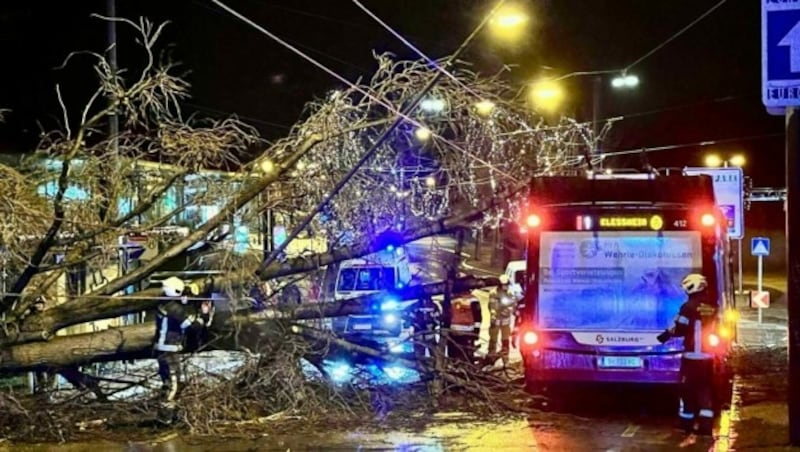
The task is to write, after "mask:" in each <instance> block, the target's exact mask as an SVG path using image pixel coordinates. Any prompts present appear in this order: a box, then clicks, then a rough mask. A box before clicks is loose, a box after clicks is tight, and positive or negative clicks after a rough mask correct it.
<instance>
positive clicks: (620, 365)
mask: <svg viewBox="0 0 800 452" xmlns="http://www.w3.org/2000/svg"><path fill="white" fill-rule="evenodd" d="M523 361H524V363H525V379H526V380H527V381H528V382H534V381H536V382H548V381H551V382H552V381H574V382H579V381H584V382H617V383H659V384H678V383H680V367H681V356H680V353H668V354H650V355H648V354H640V355H635V356H633V355H615V354H602V355H601V354H596V353H595V354H590V353H580V352H572V351H558V350H535V351H528V352H526V353H524V356H523Z"/></svg>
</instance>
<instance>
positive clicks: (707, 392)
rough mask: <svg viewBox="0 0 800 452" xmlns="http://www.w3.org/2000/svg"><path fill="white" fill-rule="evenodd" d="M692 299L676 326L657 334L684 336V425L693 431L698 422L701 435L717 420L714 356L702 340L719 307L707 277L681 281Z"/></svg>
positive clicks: (663, 339) (692, 276)
mask: <svg viewBox="0 0 800 452" xmlns="http://www.w3.org/2000/svg"><path fill="white" fill-rule="evenodd" d="M681 286H683V290H684V291H685V292H686V294H687V295H688V296H689V299H688V300H687V301H686V302H685V303H684V304H683V305H682V306H681V308H680V310H679V312H678V315H677V317H675V325H674V326H672V327H671V328H669V329H668V330H666V331H664V332H663V333H661V334H660V335H659V336H658V340H659V341H660V342H661V343H664V342H666V341H667V340H669V339H670V338H673V337H682V338H683V346H684V352H683V356H682V358H681V406H680V411H679V413H678V415H679V416H680V423H681V428H682V429H683V430H685V431H687V432H692V431H694V426H695V421H697V424H698V432H699V433H700V434H701V435H710V434H711V430H712V427H713V423H714V408H713V391H712V384H713V380H714V379H713V372H714V355H713V354H712V353H709V352H708V350H706V347H704V343H703V339H704V338H707V337H709V334H710V333H711V332H712V331H713V328H714V325H715V322H716V318H717V307H716V305H715V300H711V299H709V296H708V292H707V291H706V288H707V287H708V282H707V281H706V278H705V276H703V275H701V274H697V273H692V274H690V275H688V276H686V277H685V278H683V281H682V282H681Z"/></svg>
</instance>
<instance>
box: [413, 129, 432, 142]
mask: <svg viewBox="0 0 800 452" xmlns="http://www.w3.org/2000/svg"><path fill="white" fill-rule="evenodd" d="M431 135H433V132H431V129H429V128H427V127H418V128H417V130H415V131H414V136H415V137H417V139H418V140H419V141H428V140H430V139H431Z"/></svg>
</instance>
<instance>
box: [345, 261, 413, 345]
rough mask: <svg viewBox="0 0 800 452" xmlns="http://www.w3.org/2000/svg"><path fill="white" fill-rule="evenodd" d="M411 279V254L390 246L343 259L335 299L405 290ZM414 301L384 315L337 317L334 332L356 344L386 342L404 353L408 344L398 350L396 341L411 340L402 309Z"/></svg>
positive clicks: (404, 341) (399, 305)
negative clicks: (374, 252) (409, 256)
mask: <svg viewBox="0 0 800 452" xmlns="http://www.w3.org/2000/svg"><path fill="white" fill-rule="evenodd" d="M410 282H411V269H410V266H409V259H408V254H407V253H406V251H405V249H403V248H390V249H388V250H385V251H382V252H380V253H376V254H371V255H369V256H366V257H363V258H359V259H350V260H347V261H344V262H342V263H341V264H340V265H339V269H338V271H337V272H336V281H335V285H334V291H333V297H334V299H335V300H347V299H350V298H355V297H361V296H364V295H369V294H373V293H378V292H382V291H391V290H396V289H402V288H403V287H406V286H408V285H409V283H410ZM414 302H415V301H414V300H410V301H404V302H400V303H397V306H396V308H395V309H396V310H395V311H393V312H382V313H381V314H351V315H348V316H344V317H334V318H333V319H332V322H331V326H332V328H333V331H334V332H335V333H336V334H340V335H343V336H345V337H347V338H348V340H351V341H353V342H356V343H361V342H362V341H366V342H364V343H366V344H370V345H373V346H374V345H375V344H376V343H377V344H386V345H387V346H388V347H389V348H390V349H392V350H393V352H404V351H406V350H405V348H404V347H399V348H397V350H395V348H393V345H392V344H399V343H403V344H405V343H408V344H409V345H410V342H408V341H407V340H406V339H407V338H408V337H410V335H411V330H410V325H408V324H407V322H406V320H405V319H404V315H402V312H403V310H404V309H406V308H407V307H408V306H410V305H412V304H414Z"/></svg>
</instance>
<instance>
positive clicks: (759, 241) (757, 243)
mask: <svg viewBox="0 0 800 452" xmlns="http://www.w3.org/2000/svg"><path fill="white" fill-rule="evenodd" d="M750 253H751V254H752V255H753V256H769V238H768V237H753V238H752V239H751V240H750Z"/></svg>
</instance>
